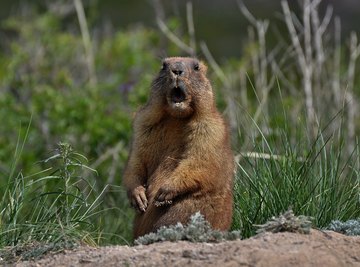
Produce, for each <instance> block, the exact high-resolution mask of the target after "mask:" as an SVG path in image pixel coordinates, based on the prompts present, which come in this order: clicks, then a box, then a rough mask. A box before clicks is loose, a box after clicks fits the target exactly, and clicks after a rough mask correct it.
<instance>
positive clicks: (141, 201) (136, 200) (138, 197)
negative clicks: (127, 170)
mask: <svg viewBox="0 0 360 267" xmlns="http://www.w3.org/2000/svg"><path fill="white" fill-rule="evenodd" d="M145 191H146V189H145V187H143V186H142V185H140V186H138V187H135V188H134V189H133V190H132V191H130V192H129V194H130V202H131V205H132V206H133V207H134V208H135V209H137V210H140V211H142V212H144V211H145V210H146V208H147V205H148V200H147V197H146V194H145Z"/></svg>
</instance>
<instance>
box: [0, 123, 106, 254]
mask: <svg viewBox="0 0 360 267" xmlns="http://www.w3.org/2000/svg"><path fill="white" fill-rule="evenodd" d="M29 128H30V125H29V127H28V128H27V131H26V134H25V138H24V140H23V141H20V139H19V140H18V143H17V146H16V150H15V156H14V163H13V165H12V167H11V170H12V171H11V173H10V175H9V179H8V183H7V185H6V189H5V190H4V194H3V195H2V197H1V199H0V248H1V247H6V246H22V245H24V244H32V243H34V242H37V243H42V244H60V243H61V244H63V246H64V244H66V246H74V245H75V244H80V243H86V244H90V245H95V244H96V243H97V241H96V240H95V238H96V237H97V235H98V230H99V229H97V226H95V225H93V222H92V221H91V217H92V216H94V215H95V214H96V212H98V209H97V208H98V205H99V203H100V201H99V200H100V197H101V195H102V194H101V193H100V194H95V192H94V191H93V186H92V185H91V183H90V182H89V181H88V180H87V179H86V178H84V176H83V174H86V176H87V177H91V172H92V173H93V172H95V171H94V170H92V169H90V168H89V167H87V166H86V165H85V163H86V158H85V157H84V156H83V155H81V154H79V153H77V152H75V151H73V150H72V148H71V146H70V145H69V144H66V143H59V145H58V149H57V150H56V151H55V152H54V154H53V155H52V156H51V157H49V158H48V159H46V160H45V161H44V163H45V164H51V165H50V166H49V167H48V168H46V169H44V170H43V171H40V172H38V173H35V174H33V175H29V176H25V175H23V173H22V172H21V171H20V172H18V174H17V175H16V174H15V173H16V169H17V167H18V166H17V165H18V163H19V162H20V160H21V153H22V150H23V148H24V144H25V142H26V139H27V137H28V136H27V134H28V132H29ZM84 170H86V172H84Z"/></svg>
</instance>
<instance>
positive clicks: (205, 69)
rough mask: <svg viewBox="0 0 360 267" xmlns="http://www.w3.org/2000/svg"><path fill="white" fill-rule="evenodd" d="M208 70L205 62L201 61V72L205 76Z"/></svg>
mask: <svg viewBox="0 0 360 267" xmlns="http://www.w3.org/2000/svg"><path fill="white" fill-rule="evenodd" d="M207 69H208V67H207V66H206V64H205V63H204V62H202V61H200V70H201V71H202V72H203V73H204V74H206V72H207Z"/></svg>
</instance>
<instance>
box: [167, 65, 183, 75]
mask: <svg viewBox="0 0 360 267" xmlns="http://www.w3.org/2000/svg"><path fill="white" fill-rule="evenodd" d="M170 69H171V72H172V73H174V74H175V75H176V76H181V75H182V74H183V73H184V69H185V67H184V64H183V63H182V62H175V63H173V64H171V66H170Z"/></svg>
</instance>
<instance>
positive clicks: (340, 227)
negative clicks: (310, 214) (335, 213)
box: [325, 218, 360, 235]
mask: <svg viewBox="0 0 360 267" xmlns="http://www.w3.org/2000/svg"><path fill="white" fill-rule="evenodd" d="M325 229H326V230H332V231H335V232H339V233H342V234H345V235H360V218H358V219H354V220H348V221H346V222H342V221H339V220H334V221H331V223H330V224H329V226H328V227H326V228H325Z"/></svg>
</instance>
